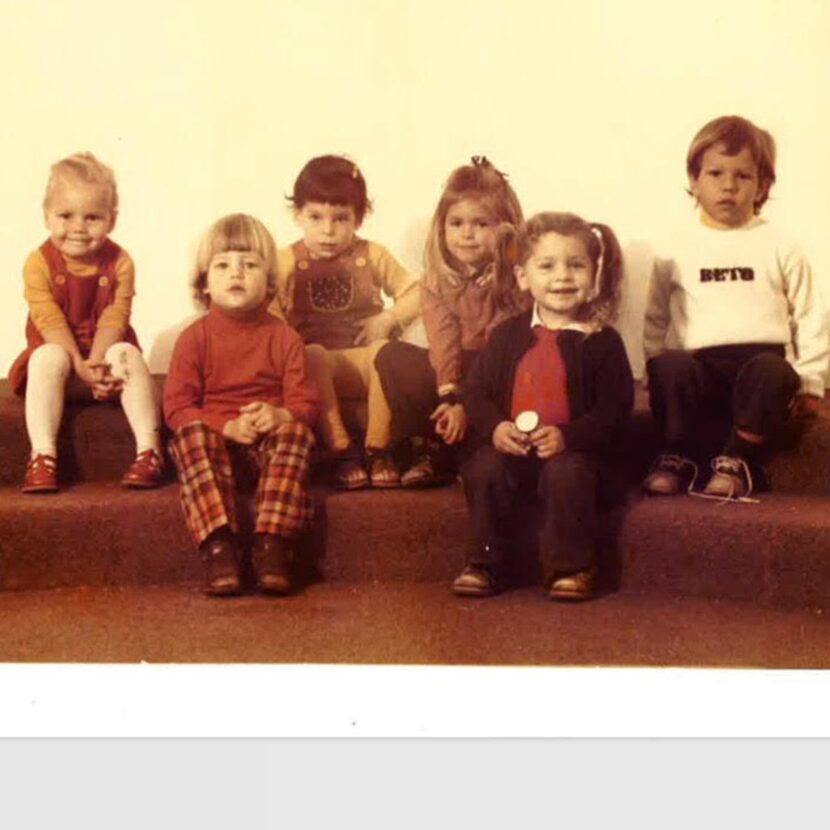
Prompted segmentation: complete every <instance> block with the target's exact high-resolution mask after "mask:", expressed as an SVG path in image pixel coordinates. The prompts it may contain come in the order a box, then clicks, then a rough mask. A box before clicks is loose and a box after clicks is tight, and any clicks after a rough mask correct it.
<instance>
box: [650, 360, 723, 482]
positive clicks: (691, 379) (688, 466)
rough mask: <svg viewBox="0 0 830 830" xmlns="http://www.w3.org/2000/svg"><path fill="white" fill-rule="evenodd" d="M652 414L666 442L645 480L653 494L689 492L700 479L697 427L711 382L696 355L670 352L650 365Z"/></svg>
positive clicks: (652, 361) (662, 438) (663, 440)
mask: <svg viewBox="0 0 830 830" xmlns="http://www.w3.org/2000/svg"><path fill="white" fill-rule="evenodd" d="M646 368H647V370H648V388H649V401H650V405H651V411H652V413H653V415H654V418H655V420H656V421H657V427H658V429H659V431H660V435H661V440H662V442H663V446H662V451H661V453H660V455H659V456H658V457H657V458H656V459H655V461H654V464H653V465H652V468H651V471H650V472H649V474H648V475H647V476H646V478H645V480H644V481H643V489H644V490H645V491H646V492H647V493H651V494H653V495H665V496H673V495H676V494H677V493H682V492H686V491H687V490H688V489H689V488H690V487H691V486H692V485H693V484H694V479H695V478H696V471H697V467H696V465H695V464H694V462H692V461H691V459H690V458H689V456H690V455H692V454H693V452H692V447H693V446H694V438H695V432H696V427H697V426H698V424H699V420H700V416H701V411H702V409H703V408H704V406H705V403H706V400H707V394H708V388H709V382H708V378H707V374H706V370H705V367H704V366H703V364H702V363H701V362H700V361H698V360H697V359H696V358H695V355H694V353H693V352H685V351H667V352H663V353H662V354H660V355H658V356H657V357H653V358H652V359H651V360H649V362H648V364H647V367H646Z"/></svg>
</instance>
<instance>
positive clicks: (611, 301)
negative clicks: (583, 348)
mask: <svg viewBox="0 0 830 830" xmlns="http://www.w3.org/2000/svg"><path fill="white" fill-rule="evenodd" d="M548 233H558V234H560V235H561V236H572V237H576V238H577V239H581V240H582V244H583V245H585V250H586V252H587V253H588V256H589V257H590V259H591V262H592V264H593V266H594V282H595V285H598V290H597V294H596V296H595V297H592V298H591V299H590V300H589V301H588V302H587V303H585V305H584V306H583V307H582V308H581V309H580V310H579V314H578V317H577V319H578V320H579V321H581V322H590V323H596V324H598V325H600V326H606V325H610V324H611V323H613V322H614V320H616V319H617V313H618V312H619V307H620V296H621V288H622V279H623V257H622V249H621V248H620V243H619V241H618V240H617V237H616V235H615V234H614V232H613V231H612V230H611V228H609V227H608V225H603V224H601V223H599V222H587V221H586V220H585V219H583V218H582V217H581V216H577V215H576V214H574V213H552V212H547V213H537V214H535V215H534V216H532V217H531V218H530V219H528V221H527V224H525V225H524V227H523V228H521V229H520V230H519V232H518V233H516V234H515V235H514V236H513V238H512V239H511V238H510V237H509V236H507V237H506V238H504V237H503V238H502V240H501V241H500V245H503V246H510V245H512V246H513V247H514V256H515V258H516V263H517V264H518V265H521V266H524V265H525V264H526V263H527V261H528V259H530V257H531V255H532V254H533V250H534V248H535V247H536V243H537V242H539V240H540V239H541V238H542V237H543V236H545V234H548ZM597 234H599V236H601V237H602V241H600V238H599V236H597ZM600 255H602V270H601V272H599V273H597V268H598V266H599V259H600Z"/></svg>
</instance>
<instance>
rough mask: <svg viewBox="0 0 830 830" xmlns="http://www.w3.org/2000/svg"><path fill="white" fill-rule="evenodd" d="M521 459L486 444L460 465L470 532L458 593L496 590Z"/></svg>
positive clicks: (456, 587) (480, 593) (486, 593)
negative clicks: (515, 468) (505, 526)
mask: <svg viewBox="0 0 830 830" xmlns="http://www.w3.org/2000/svg"><path fill="white" fill-rule="evenodd" d="M523 461H524V462H527V461H528V459H519V458H514V457H512V456H508V455H505V454H504V453H500V452H499V451H498V450H496V449H495V447H493V446H491V445H490V444H487V445H485V446H483V447H480V448H479V449H478V450H477V451H476V453H475V454H474V455H473V456H472V458H470V459H469V460H468V461H466V462H465V463H464V465H463V466H462V471H461V474H462V478H463V480H464V495H465V496H466V498H467V509H468V511H469V514H470V535H469V538H468V542H467V550H466V552H465V559H466V562H465V566H464V570H463V571H462V572H461V573H460V574H459V576H458V577H457V578H456V580H455V582H454V583H453V591H454V592H455V593H456V594H458V595H459V596H490V595H491V594H494V593H496V591H497V590H498V572H499V568H500V567H501V564H502V562H501V559H502V550H501V548H502V545H501V534H502V528H503V524H504V522H505V520H506V519H507V517H508V516H509V515H510V511H511V509H512V507H513V498H514V494H515V492H516V489H517V487H518V480H517V479H516V477H515V476H514V475H513V468H514V467H516V466H517V463H518V464H520V463H521V462H523Z"/></svg>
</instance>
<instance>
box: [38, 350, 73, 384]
mask: <svg viewBox="0 0 830 830" xmlns="http://www.w3.org/2000/svg"><path fill="white" fill-rule="evenodd" d="M71 369H72V358H71V357H70V356H69V352H68V351H66V349H65V348H64V347H63V346H61V345H60V344H58V343H44V344H43V345H42V346H38V347H37V348H36V349H35V350H34V351H33V352H32V354H31V357H30V358H29V366H28V372H29V375H30V376H32V375H36V374H40V375H42V376H48V377H53V378H59V379H64V380H65V379H66V378H67V377H69V372H70V371H71Z"/></svg>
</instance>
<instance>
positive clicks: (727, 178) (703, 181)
mask: <svg viewBox="0 0 830 830" xmlns="http://www.w3.org/2000/svg"><path fill="white" fill-rule="evenodd" d="M725 149H726V146H725V145H724V144H723V143H722V142H721V143H718V144H713V145H712V146H711V147H710V148H709V149H708V150H706V151H705V152H704V153H703V156H702V157H701V160H700V162H701V163H700V173H699V174H698V176H697V178H694V177H692V176H690V177H689V189H690V190H691V191H692V195H693V196H695V198H696V199H697V200H698V202H699V203H700V206H701V207H702V208H703V212H704V213H705V214H706V217H707V218H708V219H709V220H711V222H712V224H714V225H715V226H716V227H719V228H739V227H740V226H741V225H745V224H746V223H747V222H748V221H749V220H750V219H752V217H753V216H754V215H755V201H756V200H757V198H758V195H759V188H760V185H759V182H758V165H757V164H756V163H755V160H754V159H753V158H752V153H751V152H750V150H749V147H744V148H742V149H741V151H740V153H738V154H737V155H734V156H728V155H726V153H725V152H724V151H725Z"/></svg>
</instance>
